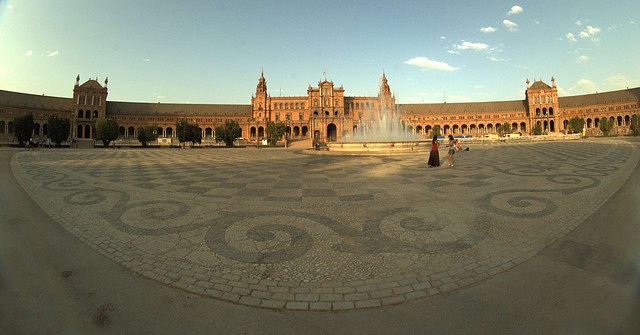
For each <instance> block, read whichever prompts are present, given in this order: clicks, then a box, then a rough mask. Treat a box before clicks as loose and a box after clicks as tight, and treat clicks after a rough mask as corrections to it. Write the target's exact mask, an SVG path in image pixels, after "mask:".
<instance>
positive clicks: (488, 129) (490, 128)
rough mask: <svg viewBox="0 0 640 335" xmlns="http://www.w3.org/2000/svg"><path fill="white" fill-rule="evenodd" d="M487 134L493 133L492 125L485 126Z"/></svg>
mask: <svg viewBox="0 0 640 335" xmlns="http://www.w3.org/2000/svg"><path fill="white" fill-rule="evenodd" d="M487 133H493V124H491V123H489V124H487Z"/></svg>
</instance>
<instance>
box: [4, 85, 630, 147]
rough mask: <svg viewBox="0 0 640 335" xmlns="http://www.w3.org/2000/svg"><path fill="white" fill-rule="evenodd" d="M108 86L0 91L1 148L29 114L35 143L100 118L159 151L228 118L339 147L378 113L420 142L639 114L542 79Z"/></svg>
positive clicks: (620, 129)
mask: <svg viewBox="0 0 640 335" xmlns="http://www.w3.org/2000/svg"><path fill="white" fill-rule="evenodd" d="M107 84H108V80H105V81H104V85H103V84H101V83H99V82H98V80H97V79H96V80H94V79H89V80H87V81H85V82H84V83H82V84H81V83H80V77H79V76H78V77H76V83H75V86H74V87H73V97H72V98H62V97H51V96H45V95H33V94H24V93H18V92H10V91H2V90H0V143H16V142H17V141H16V139H15V137H14V135H13V123H14V120H15V119H16V118H18V117H20V116H22V115H25V114H29V113H31V114H32V115H33V118H34V123H35V125H34V129H33V137H34V138H35V139H37V140H40V141H44V140H46V138H47V118H48V116H49V115H52V114H54V115H57V116H59V117H63V118H68V119H70V121H71V135H70V137H71V138H72V139H75V140H78V141H80V142H83V141H84V142H92V141H93V137H94V131H95V130H94V126H95V122H96V120H97V119H98V118H103V117H107V118H115V119H117V120H118V124H119V126H120V138H119V140H118V141H119V142H121V143H130V144H132V145H135V144H137V140H136V137H137V133H136V132H137V128H138V127H140V126H145V125H154V126H155V127H157V134H158V143H159V144H160V145H178V143H177V142H178V140H177V137H176V132H175V127H176V122H177V121H178V120H180V119H183V118H185V119H188V120H189V121H191V122H197V123H198V125H199V127H200V129H201V131H202V135H203V136H202V138H203V144H204V145H206V144H207V143H211V144H213V143H214V142H215V128H216V127H217V126H222V125H224V123H225V122H226V121H227V120H235V121H237V122H238V124H239V125H240V127H241V128H242V137H243V138H245V139H247V140H249V141H258V140H260V139H261V138H262V137H264V136H265V129H266V126H267V122H268V121H275V122H282V123H284V124H285V125H286V129H287V136H288V137H289V138H290V139H291V140H294V141H295V140H303V139H316V140H319V141H325V142H333V141H340V140H341V139H342V138H344V137H345V136H346V135H348V134H350V133H352V132H354V131H355V129H356V128H357V125H358V124H359V123H360V122H369V121H375V120H376V118H378V117H379V115H380V113H381V112H382V111H388V112H390V113H397V115H398V116H399V117H400V118H401V119H402V120H403V121H404V124H405V127H406V128H407V129H409V130H410V131H411V132H414V133H416V134H419V135H421V136H423V137H424V138H425V139H426V138H429V137H430V136H431V135H432V132H433V130H434V128H435V127H436V126H439V127H440V129H441V133H442V134H444V135H448V134H453V135H471V136H474V137H482V136H485V135H488V134H495V133H497V128H498V126H499V125H501V124H509V125H510V126H511V131H512V132H513V133H520V134H522V135H526V134H531V133H532V131H533V129H534V127H536V125H540V127H541V128H542V131H543V132H545V133H549V134H552V133H562V132H566V130H567V129H568V124H569V120H570V119H571V118H573V117H580V118H583V119H584V120H585V132H586V134H587V135H597V134H599V133H600V130H599V123H600V120H602V119H603V118H607V119H608V121H611V122H612V123H613V124H614V128H613V130H612V133H614V134H627V133H629V132H630V121H631V118H632V116H633V115H639V114H640V88H631V89H625V90H618V91H610V92H602V93H593V94H586V95H577V96H568V97H558V89H557V87H556V83H555V78H553V77H552V78H551V85H549V84H547V83H545V82H543V81H542V80H534V82H533V83H531V82H529V80H527V81H526V92H525V96H524V99H523V100H512V101H492V102H469V103H422V104H397V103H396V98H395V96H394V95H393V94H392V93H391V89H390V87H389V83H388V81H387V78H386V75H385V74H384V73H383V74H382V76H381V80H380V88H379V92H378V95H376V96H347V95H345V89H344V88H343V87H342V86H340V87H336V86H335V85H334V84H333V82H331V81H327V80H326V79H325V80H323V81H319V82H318V86H315V87H312V86H311V85H309V87H308V88H307V93H306V95H300V96H286V97H281V96H278V97H273V96H271V95H270V94H269V92H268V90H267V81H266V79H265V77H264V74H262V73H261V74H260V78H259V79H258V84H257V86H256V89H255V92H254V93H253V94H252V97H251V104H247V105H240V104H238V105H231V104H229V105H226V104H174V103H137V102H121V101H107V95H108V90H107Z"/></svg>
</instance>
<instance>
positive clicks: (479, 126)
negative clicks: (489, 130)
mask: <svg viewBox="0 0 640 335" xmlns="http://www.w3.org/2000/svg"><path fill="white" fill-rule="evenodd" d="M484 132H485V129H484V124H482V123H481V124H479V125H478V133H481V134H484Z"/></svg>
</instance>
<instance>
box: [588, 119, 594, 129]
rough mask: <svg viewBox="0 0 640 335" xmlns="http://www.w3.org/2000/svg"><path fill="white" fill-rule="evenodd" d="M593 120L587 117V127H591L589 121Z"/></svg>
mask: <svg viewBox="0 0 640 335" xmlns="http://www.w3.org/2000/svg"><path fill="white" fill-rule="evenodd" d="M592 122H593V120H591V118H588V119H587V128H589V129H591V126H592V125H591V123H592Z"/></svg>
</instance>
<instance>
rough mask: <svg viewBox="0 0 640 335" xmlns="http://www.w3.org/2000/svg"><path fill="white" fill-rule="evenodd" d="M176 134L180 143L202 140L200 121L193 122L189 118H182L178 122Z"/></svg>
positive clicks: (193, 142)
mask: <svg viewBox="0 0 640 335" xmlns="http://www.w3.org/2000/svg"><path fill="white" fill-rule="evenodd" d="M176 135H177V136H178V141H180V143H185V142H191V144H195V143H196V142H197V143H201V142H202V132H201V131H200V128H199V127H198V123H191V122H189V120H187V119H180V120H178V122H176Z"/></svg>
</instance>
